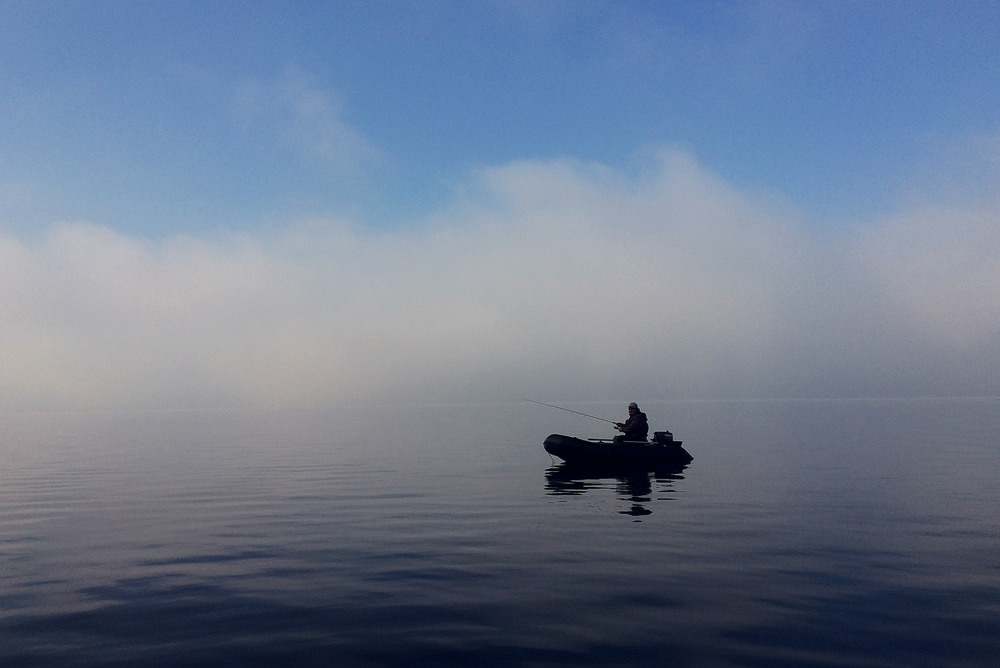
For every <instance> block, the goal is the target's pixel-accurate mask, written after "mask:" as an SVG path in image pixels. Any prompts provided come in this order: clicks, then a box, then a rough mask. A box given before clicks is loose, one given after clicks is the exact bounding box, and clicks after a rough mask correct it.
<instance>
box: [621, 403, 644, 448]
mask: <svg viewBox="0 0 1000 668" xmlns="http://www.w3.org/2000/svg"><path fill="white" fill-rule="evenodd" d="M615 429H617V430H618V431H620V432H621V433H622V435H621V436H615V441H619V442H621V441H645V440H646V435H647V434H648V433H649V421H648V420H646V414H645V413H643V412H642V411H640V410H639V406H637V405H636V403H635V402H634V401H633V402H632V403H630V404H629V405H628V419H627V420H625V422H615Z"/></svg>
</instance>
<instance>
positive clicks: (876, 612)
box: [0, 399, 1000, 668]
mask: <svg viewBox="0 0 1000 668" xmlns="http://www.w3.org/2000/svg"><path fill="white" fill-rule="evenodd" d="M556 403H558V402H556ZM565 405H566V406H568V407H570V408H573V409H574V410H579V411H583V412H587V413H591V414H595V415H603V416H607V417H610V418H613V419H621V417H622V416H623V415H624V412H625V411H624V402H621V403H614V404H605V403H575V404H574V403H567V404H565ZM643 409H644V410H645V411H646V412H647V413H648V415H649V417H650V421H651V423H652V426H653V428H656V429H662V428H668V429H671V430H672V431H673V432H674V433H675V436H676V437H677V438H679V439H683V440H684V443H685V448H686V449H688V450H689V451H690V452H691V454H692V455H694V461H693V462H692V463H691V465H689V466H688V467H687V468H686V469H684V470H683V471H680V472H679V473H664V474H660V475H656V474H651V475H632V476H629V477H622V478H616V477H613V476H609V477H599V476H592V477H574V476H572V475H565V474H564V473H563V472H561V471H560V469H559V467H558V466H556V462H554V461H553V460H552V459H551V458H550V457H549V456H548V455H547V454H546V453H545V452H544V451H543V450H542V446H541V443H542V440H543V439H544V438H545V436H546V435H548V434H549V433H552V432H558V433H566V434H572V435H579V436H603V437H608V436H611V435H612V431H611V430H610V429H609V428H608V427H609V426H610V425H607V424H604V423H601V422H598V421H594V420H590V419H588V418H584V417H580V416H575V415H572V414H569V413H565V412H561V411H556V410H552V409H548V408H544V407H540V406H537V405H534V404H528V403H525V402H518V403H511V404H503V405H476V406H407V407H404V408H389V407H382V408H381V409H380V410H379V411H375V410H372V409H365V408H357V409H354V410H351V411H343V412H338V411H334V410H331V411H328V412H320V411H317V412H311V413H307V412H270V413H259V414H258V413H253V412H218V413H211V412H204V413H197V412H194V413H191V412H188V413H168V412H165V413H106V414H73V415H44V414H17V415H3V416H0V471H2V473H0V475H2V487H0V584H2V587H0V665H2V666H126V665H127V666H133V665H166V666H171V665H176V666H217V665H260V666H265V665H266V666H274V665H283V666H314V665H317V666H319V665H330V666H389V665H392V666H446V665H460V666H466V665H469V666H471V665H475V666H629V667H631V668H634V667H636V666H665V665H672V666H995V665H997V661H998V659H997V657H1000V494H998V493H997V475H998V473H1000V400H997V399H964V400H905V401H904V400H900V401H889V400H884V401H784V402H769V401H761V402H663V403H647V404H646V405H644V406H643Z"/></svg>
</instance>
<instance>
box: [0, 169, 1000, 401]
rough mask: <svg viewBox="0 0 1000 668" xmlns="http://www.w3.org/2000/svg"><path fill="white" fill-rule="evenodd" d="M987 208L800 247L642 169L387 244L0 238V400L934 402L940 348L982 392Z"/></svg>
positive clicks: (308, 229)
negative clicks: (885, 397)
mask: <svg viewBox="0 0 1000 668" xmlns="http://www.w3.org/2000/svg"><path fill="white" fill-rule="evenodd" d="M996 214H997V208H996V207H994V208H993V209H976V210H968V211H963V210H951V211H945V210H940V209H921V210H914V211H912V212H904V213H900V214H898V215H897V216H895V217H893V218H891V219H887V220H884V221H876V222H874V223H871V224H869V225H859V226H857V227H855V228H852V229H851V230H845V231H844V232H843V233H838V234H833V235H827V236H826V238H824V239H823V240H822V242H821V241H820V240H819V239H817V238H814V237H810V236H809V235H807V234H806V233H805V232H804V231H803V229H804V228H805V226H804V225H803V222H804V221H803V219H802V214H801V213H799V212H796V211H795V210H793V209H791V208H790V207H788V206H786V205H785V204H783V203H782V202H779V201H774V200H772V199H767V198H764V197H760V196H756V195H753V194H748V193H744V192H740V191H737V190H735V189H734V188H732V187H730V186H729V185H727V184H726V183H724V182H722V181H720V180H719V179H717V178H716V177H714V176H713V175H711V174H708V173H706V172H705V171H704V170H703V169H701V168H700V167H699V166H698V165H697V164H695V163H694V162H693V161H692V160H691V159H690V158H689V157H687V156H685V155H684V154H681V153H677V152H665V153H664V154H663V156H662V159H661V160H660V161H659V162H658V163H657V165H656V167H654V168H652V169H650V170H649V171H648V172H647V173H645V174H643V175H642V176H641V177H639V178H629V177H626V176H625V175H623V174H621V173H619V172H616V171H614V170H610V169H607V168H604V167H601V166H599V165H589V164H580V163H574V162H570V161H552V162H547V163H542V162H526V163H514V164H509V165H505V166H502V167H498V168H495V169H488V170H484V171H482V172H481V173H480V174H478V175H477V176H476V178H475V181H474V183H472V184H471V185H470V187H469V191H468V192H467V193H465V194H464V195H463V196H461V197H456V199H455V201H454V202H453V203H452V205H451V206H450V207H449V208H448V209H446V210H443V211H440V212H438V213H437V214H436V215H435V216H434V217H432V218H430V219H428V220H427V221H425V224H424V225H423V226H422V227H419V228H413V229H408V230H402V231H392V232H379V231H370V230H362V229H359V228H356V227H352V226H351V225H349V224H347V223H345V222H343V221H324V220H314V221H302V222H299V223H296V224H292V225H289V226H288V227H287V229H285V230H284V231H283V232H282V233H281V234H280V235H279V236H278V237H276V238H261V237H254V236H250V235H239V236H231V237H224V238H216V239H212V240H207V239H197V238H190V237H176V238H171V239H166V240H162V241H156V242H153V241H148V240H141V239H135V238H130V237H127V236H123V235H121V234H119V233H117V232H114V231H112V230H109V229H107V228H104V227H101V226H97V225H91V224H84V223H75V224H61V225H56V226H54V227H53V228H51V230H50V231H49V233H48V235H47V236H46V237H45V238H44V239H42V240H39V241H34V242H30V243H29V242H25V241H22V240H19V239H17V238H14V237H12V236H0V308H2V310H3V313H4V314H5V315H4V318H3V320H2V321H0V400H2V401H3V402H4V404H5V405H8V406H118V405H133V406H135V405H137V406H208V405H232V404H251V405H253V404H261V405H301V404H310V403H314V402H325V401H333V400H338V399H346V400H366V399H370V398H376V397H381V398H400V399H404V398H405V399H427V398H438V399H442V400H461V399H464V398H476V399H480V398H481V399H487V398H500V397H506V398H511V397H513V398H520V397H522V396H526V395H533V396H547V397H579V398H585V397H601V396H603V397H609V396H614V397H620V396H623V395H627V396H631V397H642V396H646V397H651V398H652V397H664V396H675V397H677V396H681V397H683V396H705V395H715V396H734V395H737V396H746V395H748V394H749V395H754V394H765V395H774V394H784V395H789V394H794V395H799V394H803V393H813V394H815V393H822V392H834V393H871V394H881V393H885V392H890V393H891V392H910V393H913V392H916V393H938V392H940V391H941V385H940V384H936V380H937V379H938V378H939V377H940V375H941V371H942V369H951V370H952V371H954V368H955V367H954V365H953V364H952V362H953V361H954V358H955V356H956V355H957V356H959V357H960V358H961V359H962V360H963V364H965V365H966V366H964V367H962V368H975V369H977V370H978V371H977V373H979V374H980V378H979V381H977V382H978V384H977V382H971V383H965V384H963V383H964V380H966V379H963V378H962V377H961V376H960V375H956V374H954V373H952V377H951V381H950V382H951V384H950V385H949V386H948V387H949V388H950V390H949V391H963V390H968V389H969V388H975V389H976V391H982V390H983V388H984V387H986V388H987V389H989V390H990V391H994V392H995V391H997V389H998V388H997V387H996V384H995V382H993V384H992V385H990V384H989V382H988V381H983V380H982V379H983V378H997V377H1000V374H997V373H995V372H996V371H997V369H996V366H997V362H996V361H995V360H994V359H993V358H994V357H995V355H993V354H992V353H989V354H987V351H989V350H992V347H991V345H987V344H990V342H995V341H997V339H998V338H1000V317H998V316H997V313H1000V309H998V308H997V306H998V304H997V301H996V300H997V297H996V295H997V294H1000V289H998V288H1000V270H998V266H997V261H996V258H997V257H1000V240H998V238H997V226H996V225H995V221H996V220H997V219H998V218H997V215H996ZM977 345H978V346H979V347H978V348H977ZM970 350H971V351H972V353H971V354H972V355H973V357H971V358H970V357H969V355H970V352H969V351H970ZM976 351H978V352H976ZM915 361H918V362H919V363H917V364H914V362H915ZM915 368H916V369H918V370H919V373H916V372H915V371H914V369H915ZM972 380H973V381H975V379H972ZM984 382H985V385H984Z"/></svg>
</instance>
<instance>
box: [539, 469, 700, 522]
mask: <svg viewBox="0 0 1000 668" xmlns="http://www.w3.org/2000/svg"><path fill="white" fill-rule="evenodd" d="M685 468H687V465H686V464H680V465H675V466H663V467H657V469H656V470H653V471H650V470H647V469H646V468H644V467H607V466H600V467H599V466H580V465H576V464H566V463H562V464H558V465H556V466H552V467H550V468H549V469H547V470H546V471H545V493H546V494H548V495H551V496H567V495H568V496H577V495H581V494H585V493H586V492H588V491H592V490H599V489H610V488H613V489H614V492H615V495H616V496H617V497H618V498H619V499H620V500H622V501H625V502H626V503H629V504H631V505H630V507H629V508H628V509H626V510H620V511H618V512H619V513H621V514H622V515H631V516H633V517H642V516H645V515H649V514H651V513H652V512H653V511H652V510H650V509H649V505H651V504H652V503H653V501H669V500H673V499H674V498H675V497H674V496H673V495H672V494H673V492H675V491H676V482H677V481H678V480H683V479H684V476H683V475H681V472H682V471H683V470H684V469H685ZM654 492H655V498H654Z"/></svg>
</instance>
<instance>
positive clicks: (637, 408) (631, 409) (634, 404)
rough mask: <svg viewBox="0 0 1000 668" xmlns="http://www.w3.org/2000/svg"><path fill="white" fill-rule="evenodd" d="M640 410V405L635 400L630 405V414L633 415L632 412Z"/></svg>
mask: <svg viewBox="0 0 1000 668" xmlns="http://www.w3.org/2000/svg"><path fill="white" fill-rule="evenodd" d="M638 412H639V406H638V404H636V403H635V402H634V401H633V402H632V403H630V404H629V405H628V414H629V415H631V414H632V413H638Z"/></svg>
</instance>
